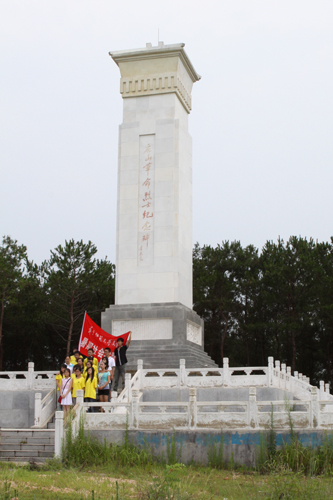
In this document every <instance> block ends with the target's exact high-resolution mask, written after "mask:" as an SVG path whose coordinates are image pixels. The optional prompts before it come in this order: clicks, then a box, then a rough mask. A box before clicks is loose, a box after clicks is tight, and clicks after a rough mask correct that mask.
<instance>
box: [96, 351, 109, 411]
mask: <svg viewBox="0 0 333 500" xmlns="http://www.w3.org/2000/svg"><path fill="white" fill-rule="evenodd" d="M106 368H107V365H106V363H105V362H104V361H101V362H100V369H101V371H100V372H99V373H98V396H99V400H100V402H101V403H107V402H108V398H109V390H110V372H109V371H106ZM101 411H104V410H103V408H101Z"/></svg>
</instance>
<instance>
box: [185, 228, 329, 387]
mask: <svg viewBox="0 0 333 500" xmlns="http://www.w3.org/2000/svg"><path fill="white" fill-rule="evenodd" d="M193 264H194V265H193V271H194V275H193V283H194V285H193V292H194V309H195V310H196V311H197V313H198V314H199V315H200V316H201V317H202V318H203V319H204V320H205V348H206V350H207V352H208V354H210V356H211V357H212V358H213V359H214V360H215V361H216V362H217V363H218V364H220V365H221V363H222V359H223V357H229V358H230V365H231V366H258V365H259V366H260V365H261V366H262V365H266V364H267V357H268V356H274V358H275V359H279V360H280V361H281V362H283V363H287V365H289V366H291V368H292V372H293V371H294V370H297V371H298V372H301V373H304V374H306V375H307V376H309V377H310V378H311V380H312V381H313V382H316V383H317V382H318V381H319V380H321V379H323V380H325V381H326V382H333V380H332V377H333V372H332V368H333V367H332V362H333V360H332V355H333V239H332V238H331V241H330V242H322V243H316V242H314V240H313V239H310V240H307V239H305V238H301V237H296V236H293V237H291V238H290V239H289V240H288V241H287V242H284V241H283V240H281V239H279V240H278V241H277V242H276V243H274V242H272V241H267V242H266V244H265V245H264V247H263V248H262V250H261V252H260V253H259V251H258V249H257V248H255V247H254V246H253V245H249V246H246V247H244V248H243V247H242V246H241V244H240V242H237V241H235V242H231V243H229V242H228V241H226V242H223V243H222V244H221V245H217V247H216V248H213V247H211V246H203V247H200V246H199V245H198V244H197V245H195V248H194V253H193Z"/></svg>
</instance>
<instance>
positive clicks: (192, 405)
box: [188, 387, 197, 427]
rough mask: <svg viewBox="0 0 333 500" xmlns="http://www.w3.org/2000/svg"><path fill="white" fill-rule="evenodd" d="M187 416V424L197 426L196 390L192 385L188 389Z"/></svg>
mask: <svg viewBox="0 0 333 500" xmlns="http://www.w3.org/2000/svg"><path fill="white" fill-rule="evenodd" d="M189 393H190V397H189V405H188V410H189V416H188V426H189V427H196V426H197V390H196V389H195V388H194V387H191V388H190V390H189Z"/></svg>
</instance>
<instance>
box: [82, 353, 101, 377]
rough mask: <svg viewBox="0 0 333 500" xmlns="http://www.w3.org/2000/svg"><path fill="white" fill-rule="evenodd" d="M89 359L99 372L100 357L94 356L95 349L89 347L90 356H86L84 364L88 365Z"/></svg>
mask: <svg viewBox="0 0 333 500" xmlns="http://www.w3.org/2000/svg"><path fill="white" fill-rule="evenodd" d="M88 359H89V360H90V361H92V362H93V368H94V370H95V372H96V373H97V372H98V359H97V358H94V349H88V358H86V359H85V360H84V366H86V364H87V360H88Z"/></svg>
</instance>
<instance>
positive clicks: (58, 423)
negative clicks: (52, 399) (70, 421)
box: [54, 411, 64, 458]
mask: <svg viewBox="0 0 333 500" xmlns="http://www.w3.org/2000/svg"><path fill="white" fill-rule="evenodd" d="M63 438H64V412H63V411H56V413H55V432H54V455H55V457H56V458H61V451H62V440H63Z"/></svg>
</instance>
